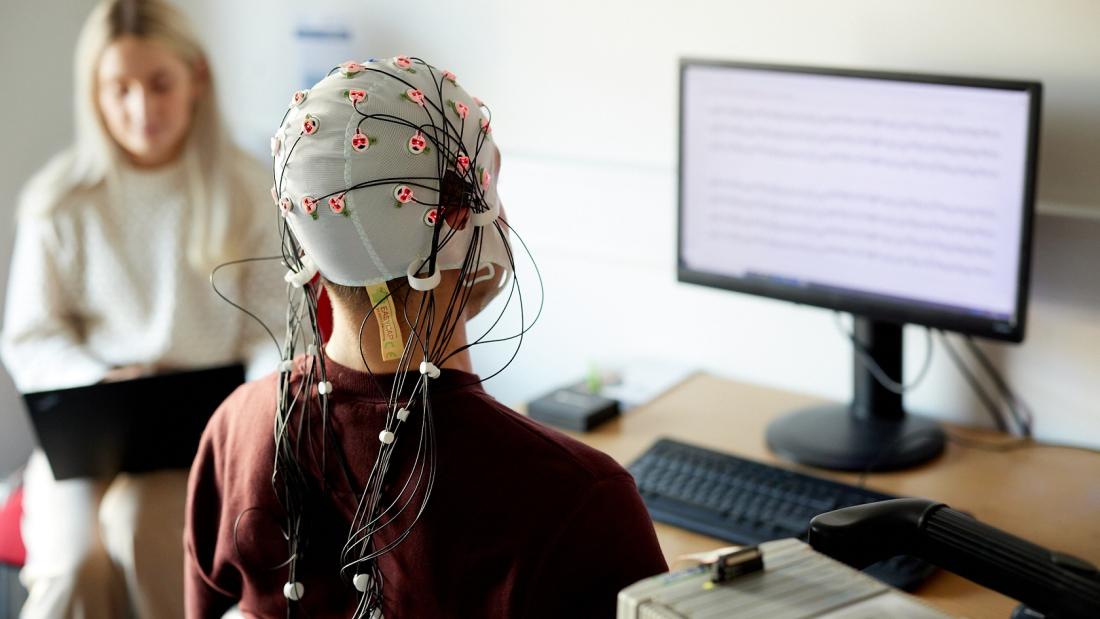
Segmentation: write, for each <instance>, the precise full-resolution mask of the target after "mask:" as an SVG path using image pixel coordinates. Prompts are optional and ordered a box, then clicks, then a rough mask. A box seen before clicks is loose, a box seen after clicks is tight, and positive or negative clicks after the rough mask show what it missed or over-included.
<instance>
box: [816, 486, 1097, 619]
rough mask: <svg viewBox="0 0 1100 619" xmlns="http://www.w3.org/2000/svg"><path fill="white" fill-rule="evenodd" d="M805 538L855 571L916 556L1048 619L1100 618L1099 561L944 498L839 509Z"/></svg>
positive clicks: (818, 518)
mask: <svg viewBox="0 0 1100 619" xmlns="http://www.w3.org/2000/svg"><path fill="white" fill-rule="evenodd" d="M1053 516H1054V517H1057V515H1056V514H1054V515H1053ZM1086 526H1088V525H1086ZM1092 526H1100V523H1092ZM809 542H810V545H811V546H813V548H814V549H815V550H817V551H818V552H820V553H822V554H825V555H828V556H830V557H833V558H834V559H837V560H838V561H841V562H843V563H847V564H848V565H850V566H852V567H854V568H857V569H862V568H864V567H867V566H868V565H870V564H872V563H875V562H876V561H880V560H882V559H888V558H890V557H893V556H896V555H902V554H904V555H911V556H915V557H919V558H921V559H924V560H925V561H928V562H929V563H932V564H934V565H938V566H939V567H942V568H943V569H945V570H948V571H950V572H954V573H956V574H958V575H959V576H962V577H964V578H967V579H969V580H972V581H974V582H976V583H978V584H979V585H982V586H984V587H988V588H990V589H993V590H994V591H998V592H1000V593H1003V594H1004V595H1007V596H1009V597H1011V598H1013V599H1016V600H1019V601H1020V602H1023V603H1024V604H1025V605H1026V606H1027V607H1028V608H1030V609H1031V610H1033V611H1037V612H1039V613H1042V615H1043V616H1044V617H1045V618H1046V619H1077V618H1079V617H1080V618H1086V617H1087V618H1089V619H1096V618H1097V617H1100V572H1098V571H1097V569H1096V567H1094V566H1092V565H1090V564H1089V563H1087V562H1085V561H1083V560H1081V559H1078V558H1076V557H1073V556H1070V555H1067V554H1063V553H1060V552H1056V551H1053V550H1049V549H1047V548H1043V547H1042V546H1039V545H1036V544H1032V543H1031V542H1028V541H1027V540H1023V539H1020V538H1018V537H1016V536H1015V535H1010V534H1008V533H1005V532H1004V531H1001V530H1000V529H997V528H994V527H991V526H989V525H987V524H983V523H981V522H979V521H977V520H975V519H974V518H972V517H970V516H968V515H966V514H964V513H962V512H959V511H956V510H953V509H951V508H949V507H947V506H946V505H944V504H943V503H935V502H932V501H927V500H924V499H892V500H889V501H880V502H877V503H868V504H866V505H856V506H854V507H846V508H844V509H838V510H836V511H832V512H828V513H825V514H821V515H819V516H816V517H815V518H814V519H813V520H812V521H810V534H809Z"/></svg>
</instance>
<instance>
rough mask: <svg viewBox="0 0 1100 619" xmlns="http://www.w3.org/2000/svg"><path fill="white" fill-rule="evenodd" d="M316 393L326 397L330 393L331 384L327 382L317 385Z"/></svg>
mask: <svg viewBox="0 0 1100 619" xmlns="http://www.w3.org/2000/svg"><path fill="white" fill-rule="evenodd" d="M317 393H319V394H321V395H328V394H330V393H332V383H330V382H329V381H327V380H326V381H322V382H319V383H317Z"/></svg>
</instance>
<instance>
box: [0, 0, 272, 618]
mask: <svg viewBox="0 0 1100 619" xmlns="http://www.w3.org/2000/svg"><path fill="white" fill-rule="evenodd" d="M75 92H76V106H75V109H76V134H75V142H74V144H73V145H72V147H71V148H69V149H68V150H66V151H65V152H63V153H62V154H60V155H58V156H57V157H56V158H55V159H54V160H53V161H51V162H50V163H49V164H48V165H47V166H46V167H45V169H43V170H42V171H41V172H40V173H39V174H38V175H37V176H36V177H34V178H33V179H32V180H31V181H30V183H29V184H28V186H27V187H26V189H25V190H24V192H23V194H22V196H21V201H20V205H19V209H18V217H17V226H16V229H17V239H16V245H15V252H14V255H13V259H12V267H11V268H12V271H11V277H10V282H9V288H8V295H7V307H6V309H5V315H4V325H3V332H2V353H3V361H4V364H5V365H6V366H7V369H8V371H9V372H10V374H11V375H12V377H13V378H14V379H15V381H16V384H17V386H18V387H19V389H20V390H21V391H23V392H30V391H38V390H43V389H49V388H61V387H68V386H76V385H84V384H91V383H95V382H99V381H105V380H118V379H126V378H132V377H136V376H139V375H142V374H144V373H147V372H151V371H156V369H157V368H188V367H202V366H211V365H216V364H223V363H230V362H233V361H238V360H245V359H247V358H248V357H250V355H251V354H252V353H253V352H254V351H256V350H260V348H259V347H261V346H263V344H264V339H263V338H264V337H266V334H264V333H263V331H262V330H261V329H259V328H257V327H256V326H255V325H254V324H252V323H251V322H249V319H248V318H247V317H245V316H244V315H242V314H241V313H239V312H238V311H236V310H234V309H232V308H231V307H230V306H229V305H227V304H226V303H224V302H223V301H222V300H220V299H219V298H218V297H217V296H215V295H214V294H213V293H212V291H211V288H210V285H209V283H208V276H209V273H210V271H211V268H212V267H214V266H216V265H218V264H220V263H224V262H226V261H229V260H233V259H236V258H241V257H247V256H257V255H261V254H265V253H266V255H272V254H274V253H276V251H274V250H275V249H277V243H276V242H273V243H271V248H270V249H268V250H267V251H265V248H263V247H261V246H260V243H259V241H258V239H259V238H261V235H262V233H263V232H269V231H268V230H266V228H265V226H264V225H263V222H264V221H271V220H268V219H266V218H264V215H263V213H264V209H265V208H268V209H273V208H274V207H273V206H272V203H271V202H270V200H271V198H270V197H268V196H267V189H266V188H267V187H268V186H269V185H270V184H271V180H270V173H269V172H267V171H265V169H264V168H263V167H262V166H260V165H259V164H258V163H256V162H254V161H252V160H251V159H249V158H248V157H247V156H246V155H244V154H243V153H242V152H241V151H239V150H238V149H237V148H236V147H234V146H233V145H232V143H231V142H230V139H229V137H228V134H227V132H226V130H225V128H224V127H223V126H222V124H221V121H220V120H219V117H218V114H217V111H216V109H215V103H214V101H215V97H214V88H213V84H212V82H211V75H210V71H209V69H208V65H207V62H206V59H205V55H204V53H203V51H202V49H201V48H200V47H199V45H198V43H197V42H196V39H195V37H194V36H193V35H192V33H191V32H190V31H189V29H188V28H187V26H186V20H185V19H184V18H183V16H182V15H181V14H180V13H179V11H178V10H176V9H175V8H173V7H172V6H170V5H168V4H166V3H165V2H163V1H162V0H144V1H138V0H110V1H106V2H104V3H103V4H101V5H99V6H98V7H96V9H95V10H94V11H93V12H92V14H91V16H90V17H89V18H88V21H87V23H86V24H85V26H84V29H83V31H82V33H81V35H80V39H79V41H78V44H77V51H76V89H75ZM272 212H273V211H272ZM264 236H265V237H267V238H270V236H271V235H270V234H267V235H264ZM242 273H243V270H242V269H236V270H233V271H223V272H222V276H220V279H219V282H220V285H221V287H223V288H224V289H226V290H227V291H228V293H229V294H236V295H237V296H238V297H239V296H240V295H241V294H246V293H245V291H244V290H243V288H245V287H246V286H245V284H246V283H245V282H244V281H242V277H243V276H242ZM252 283H253V282H249V283H248V284H249V285H252ZM246 302H247V301H246ZM266 343H267V346H268V347H269V348H273V346H272V345H271V340H270V339H268V340H267V342H266ZM149 404H150V407H149V408H150V414H155V413H156V403H155V402H150V403H149ZM25 484H26V485H25V492H26V494H25V515H24V519H23V536H24V541H25V543H26V547H27V564H26V567H25V569H24V571H23V574H22V580H23V582H24V583H25V584H26V586H27V587H28V589H29V599H28V601H27V603H26V605H25V607H24V609H23V614H22V616H23V617H24V618H26V619H35V618H39V617H126V616H131V615H136V616H138V617H142V618H145V617H180V616H182V574H181V565H182V561H183V558H182V549H181V542H180V540H181V535H182V523H183V504H184V499H185V495H186V472H175V471H169V472H159V473H152V474H144V475H126V474H123V475H119V476H118V477H116V478H115V479H113V480H100V481H92V480H70V481H56V480H55V479H54V477H53V474H52V472H51V471H50V468H49V464H48V462H47V461H46V459H45V457H44V456H43V455H42V453H41V452H40V451H39V452H36V453H35V454H34V455H33V456H32V457H31V461H30V462H29V463H28V466H27V470H26V476H25Z"/></svg>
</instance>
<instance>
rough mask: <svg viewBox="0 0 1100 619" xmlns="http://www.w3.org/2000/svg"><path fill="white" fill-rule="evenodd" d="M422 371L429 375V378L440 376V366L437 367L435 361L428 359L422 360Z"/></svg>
mask: <svg viewBox="0 0 1100 619" xmlns="http://www.w3.org/2000/svg"><path fill="white" fill-rule="evenodd" d="M420 373H421V374H425V375H427V376H428V378H439V368H437V367H435V364H434V363H428V362H427V361H421V362H420Z"/></svg>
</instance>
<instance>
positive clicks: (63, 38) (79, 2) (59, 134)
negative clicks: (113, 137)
mask: <svg viewBox="0 0 1100 619" xmlns="http://www.w3.org/2000/svg"><path fill="white" fill-rule="evenodd" d="M93 4H94V2H92V1H91V0H39V1H37V2H4V3H0V24H3V25H2V26H0V34H2V36H0V58H2V59H3V62H2V63H0V84H3V96H2V99H3V102H4V107H3V114H4V131H3V139H0V192H2V193H3V195H4V198H3V199H0V304H2V303H3V300H4V294H5V292H4V291H5V289H6V288H7V281H8V260H9V259H10V257H11V248H12V240H13V239H14V230H13V225H12V222H13V219H12V218H13V217H14V213H15V198H16V195H17V194H18V192H19V190H20V188H21V187H22V185H23V183H24V182H25V181H26V179H27V177H29V176H30V175H31V174H33V173H34V171H35V170H36V169H37V168H38V167H40V166H41V165H42V164H43V163H45V161H46V159H48V158H49V156H50V155H52V154H53V153H55V152H57V151H59V150H61V149H62V148H63V147H64V146H65V144H67V143H68V141H69V138H70V133H71V132H72V128H73V121H72V94H71V93H72V82H73V80H72V73H73V71H72V64H73V63H72V56H73V50H72V48H71V45H72V41H73V39H74V38H75V37H76V34H77V32H78V31H79V30H80V25H81V23H82V22H83V20H84V16H85V15H86V14H87V13H88V11H90V10H91V7H92V5H93ZM32 440H33V439H32V438H31V434H30V428H29V427H28V425H27V421H26V416H25V413H24V412H23V404H22V402H21V401H20V399H19V397H18V394H17V393H16V391H15V387H14V386H13V385H12V383H11V379H9V378H8V375H7V374H6V373H5V372H4V371H3V370H0V476H2V475H3V474H5V473H6V472H8V471H10V470H11V469H13V468H15V467H16V466H19V464H20V463H22V462H24V461H25V460H26V458H27V455H28V454H29V453H30V448H31V441H32Z"/></svg>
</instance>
